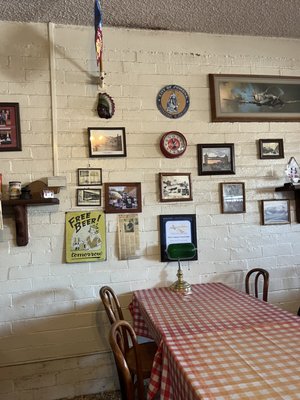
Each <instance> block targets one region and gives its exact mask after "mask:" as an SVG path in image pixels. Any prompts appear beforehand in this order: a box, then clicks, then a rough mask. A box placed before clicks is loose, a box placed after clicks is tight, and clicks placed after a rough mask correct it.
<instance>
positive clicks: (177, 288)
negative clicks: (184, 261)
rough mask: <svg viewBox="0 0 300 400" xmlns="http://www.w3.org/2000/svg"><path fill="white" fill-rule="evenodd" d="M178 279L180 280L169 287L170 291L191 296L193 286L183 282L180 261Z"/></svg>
mask: <svg viewBox="0 0 300 400" xmlns="http://www.w3.org/2000/svg"><path fill="white" fill-rule="evenodd" d="M177 278H178V279H177V281H176V282H174V283H172V285H171V286H169V288H170V290H172V291H173V292H177V293H182V294H191V293H192V286H191V285H190V284H189V283H187V282H186V281H184V280H183V273H182V269H181V266H180V261H178V271H177Z"/></svg>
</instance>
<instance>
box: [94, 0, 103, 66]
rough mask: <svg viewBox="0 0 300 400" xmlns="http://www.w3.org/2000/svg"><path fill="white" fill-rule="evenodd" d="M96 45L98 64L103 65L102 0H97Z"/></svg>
mask: <svg viewBox="0 0 300 400" xmlns="http://www.w3.org/2000/svg"><path fill="white" fill-rule="evenodd" d="M95 46H96V58H97V65H100V67H101V64H102V51H103V32H102V13H101V4H100V0H95Z"/></svg>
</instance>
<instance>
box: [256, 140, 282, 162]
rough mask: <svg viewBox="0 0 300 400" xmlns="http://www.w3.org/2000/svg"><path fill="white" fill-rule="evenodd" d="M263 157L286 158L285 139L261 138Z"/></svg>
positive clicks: (260, 144)
mask: <svg viewBox="0 0 300 400" xmlns="http://www.w3.org/2000/svg"><path fill="white" fill-rule="evenodd" d="M258 143H259V157H260V158H261V159H273V158H284V151H283V139H259V141H258Z"/></svg>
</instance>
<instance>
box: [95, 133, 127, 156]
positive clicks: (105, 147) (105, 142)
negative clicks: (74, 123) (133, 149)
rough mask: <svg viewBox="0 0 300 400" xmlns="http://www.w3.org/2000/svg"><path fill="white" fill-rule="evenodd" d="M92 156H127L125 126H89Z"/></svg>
mask: <svg viewBox="0 0 300 400" xmlns="http://www.w3.org/2000/svg"><path fill="white" fill-rule="evenodd" d="M88 133H89V153H90V157H126V154H127V153H126V137H125V128H88Z"/></svg>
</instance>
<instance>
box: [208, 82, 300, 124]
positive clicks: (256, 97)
mask: <svg viewBox="0 0 300 400" xmlns="http://www.w3.org/2000/svg"><path fill="white" fill-rule="evenodd" d="M209 87H210V99H211V118H212V121H213V122H225V121H230V122H234V121H240V122H246V121H257V122H259V121H278V122H280V121H281V122H282V121H300V77H290V76H287V77H284V76H271V75H224V74H216V75H215V74H210V75H209Z"/></svg>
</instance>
